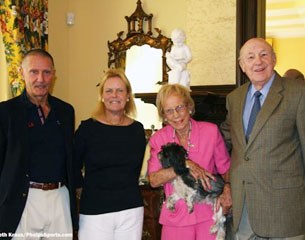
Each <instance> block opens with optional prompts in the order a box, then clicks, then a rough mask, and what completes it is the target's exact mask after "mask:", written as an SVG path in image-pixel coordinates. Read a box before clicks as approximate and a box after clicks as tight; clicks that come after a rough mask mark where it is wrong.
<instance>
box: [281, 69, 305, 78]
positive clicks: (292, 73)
mask: <svg viewBox="0 0 305 240" xmlns="http://www.w3.org/2000/svg"><path fill="white" fill-rule="evenodd" d="M283 77H286V78H293V79H301V80H305V79H304V74H303V73H301V72H300V71H299V70H297V69H294V68H291V69H288V70H287V71H286V72H285V73H284V75H283Z"/></svg>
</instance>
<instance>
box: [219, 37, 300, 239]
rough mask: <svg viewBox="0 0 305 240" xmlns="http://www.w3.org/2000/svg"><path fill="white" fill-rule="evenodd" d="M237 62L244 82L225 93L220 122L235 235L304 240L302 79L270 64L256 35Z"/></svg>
mask: <svg viewBox="0 0 305 240" xmlns="http://www.w3.org/2000/svg"><path fill="white" fill-rule="evenodd" d="M239 64H240V67H241V69H242V70H243V72H244V73H245V74H246V75H247V76H248V78H249V80H250V82H248V83H246V84H244V85H243V86H241V87H239V88H237V89H236V90H234V91H233V92H232V93H230V94H229V95H228V96H227V105H226V106H227V110H228V113H227V117H226V120H225V122H224V123H223V124H222V125H221V129H222V132H223V134H224V137H225V140H226V142H227V143H228V146H231V158H232V163H231V171H230V180H231V192H232V200H233V223H234V230H235V231H236V239H238V240H244V239H293V240H301V239H302V240H304V239H305V235H304V234H305V83H304V81H302V80H296V79H295V80H293V79H289V80H288V79H286V78H282V77H281V76H280V75H279V74H278V73H277V72H276V71H275V70H274V67H275V64H276V56H275V53H274V51H273V49H272V47H271V46H270V45H269V44H268V43H267V42H266V41H265V40H264V39H261V38H254V39H250V40H248V41H247V42H246V43H245V44H244V45H243V47H242V48H241V50H240V57H239ZM256 91H259V94H257V93H255V92H256ZM255 99H257V101H256V100H255ZM252 106H258V107H254V109H256V110H257V111H258V114H256V120H255V121H254V119H255V118H253V117H254V114H252V113H251V111H252V108H253V107H252ZM259 109H260V110H259ZM250 119H251V120H250ZM249 120H250V122H251V124H250V122H249ZM248 122H249V124H248ZM252 123H254V124H252ZM250 126H251V127H252V126H253V128H252V132H250V129H248V128H251V127H250ZM246 135H247V136H246Z"/></svg>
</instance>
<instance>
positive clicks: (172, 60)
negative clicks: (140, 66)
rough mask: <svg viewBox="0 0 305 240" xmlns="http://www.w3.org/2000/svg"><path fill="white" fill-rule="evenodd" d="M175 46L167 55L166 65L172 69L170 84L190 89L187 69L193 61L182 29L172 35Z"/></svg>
mask: <svg viewBox="0 0 305 240" xmlns="http://www.w3.org/2000/svg"><path fill="white" fill-rule="evenodd" d="M171 39H172V41H173V46H172V49H171V51H170V52H168V53H167V54H166V63H167V65H168V66H169V67H170V69H171V70H170V71H169V72H168V83H169V84H174V83H179V84H181V85H183V86H185V87H187V88H189V89H190V72H189V71H188V70H187V69H186V67H187V64H188V63H189V62H190V61H191V60H192V53H191V50H190V48H189V47H188V46H187V45H186V44H185V43H184V42H185V39H186V37H185V33H184V31H183V30H181V29H174V30H173V32H172V35H171Z"/></svg>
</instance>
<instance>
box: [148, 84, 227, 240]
mask: <svg viewBox="0 0 305 240" xmlns="http://www.w3.org/2000/svg"><path fill="white" fill-rule="evenodd" d="M156 104H157V108H158V113H159V116H160V117H161V118H162V119H163V121H164V123H166V126H165V127H163V128H162V129H160V130H159V131H157V132H156V133H155V134H154V135H153V136H152V137H151V139H150V142H149V144H150V147H151V156H150V159H149V161H148V178H149V181H150V184H151V186H152V187H159V186H164V192H165V195H166V197H168V196H169V195H170V194H171V193H172V192H173V186H172V184H171V181H172V180H173V179H175V178H176V177H177V175H176V173H175V172H174V170H173V169H172V168H168V169H163V168H162V166H161V164H160V161H159V159H158V153H159V152H160V150H161V147H162V145H164V144H166V143H169V142H175V143H178V144H180V145H182V146H184V148H185V149H186V151H187V154H188V160H187V166H188V167H189V169H190V171H191V174H192V175H193V176H194V177H195V178H196V179H201V180H202V184H203V186H204V188H209V187H210V179H211V178H213V174H221V175H222V177H223V179H224V181H225V182H226V184H225V186H224V191H223V193H222V195H220V197H219V198H218V199H217V204H216V206H217V208H219V206H220V205H221V206H222V207H223V210H224V212H225V213H227V212H228V211H229V209H230V208H231V190H230V183H229V182H228V179H229V176H228V171H229V168H230V158H229V154H228V152H227V150H226V146H225V144H224V141H223V138H222V135H221V134H220V132H219V130H218V127H217V125H215V124H213V123H208V122H198V121H195V120H194V119H192V118H191V116H192V114H193V113H194V101H193V100H192V98H191V96H190V93H189V90H188V89H187V88H186V87H184V86H182V85H179V84H167V85H164V86H163V87H162V88H161V89H160V91H159V93H158V95H157V100H156ZM212 216H213V206H211V205H209V204H206V203H196V204H195V206H194V211H193V212H192V213H189V211H188V208H187V205H186V203H185V201H184V200H182V199H181V200H178V201H177V202H176V204H175V210H174V211H171V210H169V209H167V207H166V204H163V206H162V210H161V214H160V220H159V222H160V223H161V224H162V237H161V239H162V240H185V239H188V240H199V239H204V240H209V239H215V234H211V233H210V227H211V226H212V225H213V223H214V220H213V218H212Z"/></svg>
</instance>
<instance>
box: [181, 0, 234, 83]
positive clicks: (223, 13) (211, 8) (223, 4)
mask: <svg viewBox="0 0 305 240" xmlns="http://www.w3.org/2000/svg"><path fill="white" fill-rule="evenodd" d="M186 1H187V4H186V5H187V13H186V14H187V15H186V29H185V32H186V37H187V39H186V43H187V45H188V46H189V47H190V48H191V51H192V56H193V59H192V61H191V62H190V64H189V65H188V69H189V70H190V72H191V85H192V86H196V85H197V86H198V85H223V84H225V85H226V84H235V82H236V79H235V75H236V73H235V68H236V52H235V51H236V0H214V1H206V0H186Z"/></svg>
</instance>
